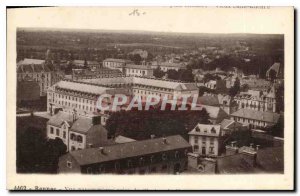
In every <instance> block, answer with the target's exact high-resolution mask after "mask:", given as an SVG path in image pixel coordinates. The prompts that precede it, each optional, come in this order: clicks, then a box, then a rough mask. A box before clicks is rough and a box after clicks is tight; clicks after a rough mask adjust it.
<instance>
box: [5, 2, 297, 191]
mask: <svg viewBox="0 0 300 196" xmlns="http://www.w3.org/2000/svg"><path fill="white" fill-rule="evenodd" d="M293 12H294V10H293V8H292V7H276V8H273V7H264V6H261V7H256V8H253V7H252V8H251V7H248V8H247V7H245V8H234V7H233V8H222V7H218V8H217V7H203V8H201V7H122V8H121V7H85V8H83V7H76V8H75V7H56V8H54V7H53V8H9V9H7V14H8V15H7V25H8V34H9V37H8V41H7V44H8V46H7V47H8V64H7V66H8V67H9V68H7V69H9V70H8V72H7V78H8V81H12V82H11V83H10V85H12V87H13V86H15V87H14V88H12V89H10V90H8V95H7V100H8V101H9V103H8V105H10V106H8V108H7V110H8V111H7V112H8V113H9V119H8V120H9V121H10V122H8V123H9V127H11V130H9V127H8V130H7V132H8V136H7V140H9V141H8V143H7V145H8V148H9V149H8V150H9V152H12V153H10V154H9V155H7V156H8V157H7V158H8V161H7V163H9V166H8V167H9V168H8V171H7V172H8V176H14V177H15V178H12V177H9V178H10V180H9V186H8V189H10V190H32V189H35V190H54V189H57V190H61V189H65V190H66V189H68V187H69V189H73V188H74V189H76V188H85V189H87V190H94V189H132V188H133V187H132V186H134V185H132V186H131V185H130V186H129V187H127V186H126V183H125V185H124V184H123V185H122V186H114V187H112V186H111V187H110V186H109V184H110V182H108V184H107V185H106V184H105V183H103V182H105V181H106V179H107V181H111V180H110V178H113V179H114V178H120V180H122V181H124V180H125V181H126V179H128V182H130V181H131V180H132V181H133V178H137V179H136V181H140V180H144V184H143V185H142V186H141V188H143V189H151V190H155V189H161V190H162V189H174V187H173V186H168V185H167V182H166V184H165V186H162V185H161V186H159V185H157V184H156V185H155V184H154V185H153V184H151V183H154V182H155V179H156V182H157V179H159V178H161V179H169V178H170V180H171V179H172V178H175V179H176V181H177V182H174V185H175V184H176V183H182V187H181V188H179V189H183V190H187V189H199V190H200V189H212V190H217V189H227V188H233V187H236V188H235V189H241V190H242V189H253V190H255V189H257V190H260V189H292V188H293V175H294V174H293V168H294V165H293V164H294V162H293V160H294V144H293V141H294V137H293V135H294V125H293V123H294V120H293V119H294V117H293V116H294V114H293V111H294V101H293V96H294V94H293V92H294V89H293V86H294V79H293V76H294V63H293V62H294V57H293V48H294V45H293V44H294V43H293V28H294V26H293V24H294V22H293V19H294V16H293ZM240 13H243V14H242V17H241V18H242V19H238V18H236V16H237V15H239V14H240ZM276 13H278V17H281V18H282V19H281V20H280V21H278V22H274V23H271V24H270V23H269V21H270V20H272V19H273V18H274V17H273V15H276ZM101 16H103V18H101ZM197 16H198V17H197ZM204 16H206V17H210V20H211V23H209V22H208V21H206V22H205V21H203V17H204ZM212 16H214V17H212ZM224 16H226V17H224ZM264 16H266V17H264ZM23 17H24V18H23ZM26 17H28V18H27V19H26ZM222 17H223V18H222ZM81 18H82V19H81ZM92 18H94V20H93V21H92V20H91V19H92ZM108 18H110V19H111V21H108V20H107V19H108ZM201 18H202V19H201ZM98 19H99V21H97V20H98ZM232 19H234V20H235V21H234V20H232ZM205 20H208V18H206V19H205ZM29 21H30V22H29ZM46 21H48V22H49V24H47V23H46ZM229 21H230V22H231V23H233V24H228V22H229ZM282 21H285V22H286V21H288V22H286V23H285V25H283V23H281V22H282ZM76 22H78V25H77V24H76ZM247 22H249V23H247ZM92 23H97V24H96V25H94V24H92ZM277 23H278V24H277ZM222 25H223V26H222ZM255 25H256V26H255ZM264 25H265V26H264ZM245 26H246V27H245ZM262 26H264V27H262ZM238 27H240V28H238ZM256 27H257V28H256ZM271 27H272V28H274V30H273V29H272V28H271ZM236 28H237V29H236ZM240 29H242V30H240ZM278 29H279V30H278ZM10 52H11V54H9V53H10ZM287 91H288V92H287ZM12 110H14V111H12ZM287 115H288V116H287ZM287 119H288V120H287ZM12 129H13V130H12ZM10 172H11V173H10ZM34 176H36V178H38V179H42V178H44V177H45V179H44V180H41V181H40V183H42V182H47V180H46V178H47V177H49V178H54V179H59V180H58V181H57V183H55V182H53V183H54V184H53V185H51V184H49V183H48V184H47V185H44V186H42V185H39V184H38V183H37V182H36V180H35V181H32V183H31V182H30V180H28V181H27V182H26V181H24V180H21V179H23V178H24V179H27V178H28V179H29V178H33V177H34ZM72 176H74V177H72ZM75 176H76V177H75ZM275 176H277V177H275ZM152 177H153V179H154V180H152V181H151V180H150V181H151V183H150V184H151V185H150V184H149V187H148V186H147V179H148V178H150V179H152ZM247 177H251V178H250V179H251V180H252V181H254V182H252V183H250V184H249V187H248V186H247V185H242V184H243V183H247V181H246V180H240V183H241V186H239V185H238V183H237V184H236V185H233V184H234V183H233V182H234V181H239V179H242V178H244V179H247ZM67 178H68V179H72V178H73V180H74V181H75V180H77V181H78V182H79V181H80V179H81V181H82V180H84V181H86V184H80V187H78V184H79V183H78V182H76V183H74V184H72V180H70V181H68V182H66V184H64V182H65V181H66V179H67ZM74 178H76V179H74ZM189 178H191V179H193V181H197V179H199V183H201V184H202V186H200V185H197V183H195V185H186V183H187V181H188V179H189ZM226 178H227V179H229V180H226ZM89 179H90V180H91V181H92V179H93V181H95V182H96V184H95V183H92V182H91V186H89V185H88V184H89V181H88V180H89ZM97 179H99V180H98V183H97ZM205 179H207V184H206V183H205V181H206V180H205ZM218 179H220V182H224V181H227V182H226V183H228V184H230V185H229V186H228V187H227V188H224V186H223V185H219V186H218V185H216V184H214V185H213V184H212V183H213V182H212V181H218ZM254 179H255V180H254ZM256 179H257V182H258V181H260V180H261V181H267V180H266V179H271V180H270V181H269V184H267V185H263V184H261V185H257V184H255V183H256V182H255V181H256ZM263 179H265V180H263ZM272 180H275V181H274V182H271V181H272ZM276 180H277V181H276ZM281 180H282V183H281ZM25 182H26V183H28V184H26V183H25ZM100 182H102V184H101V183H100ZM169 183H171V182H169ZM226 183H225V182H224V185H225V184H226ZM265 183H267V182H265ZM276 183H278V184H279V183H281V185H280V186H278V185H277V184H276ZM231 185H233V186H231ZM277 186H278V187H277ZM172 187H173V188H172ZM213 187H214V188H213ZM134 188H136V189H139V187H138V185H136V187H134ZM175 189H176V188H175ZM177 189H178V187H177Z"/></svg>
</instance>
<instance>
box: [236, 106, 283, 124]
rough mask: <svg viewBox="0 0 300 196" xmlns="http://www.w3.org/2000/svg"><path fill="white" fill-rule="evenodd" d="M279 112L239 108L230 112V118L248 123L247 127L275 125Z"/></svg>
mask: <svg viewBox="0 0 300 196" xmlns="http://www.w3.org/2000/svg"><path fill="white" fill-rule="evenodd" d="M279 117H280V114H278V113H274V112H263V111H257V110H251V109H240V110H238V111H236V112H234V113H232V114H231V119H232V120H234V121H237V122H239V123H242V124H244V125H248V126H249V128H262V127H268V126H273V125H275V124H276V123H277V122H278V120H279Z"/></svg>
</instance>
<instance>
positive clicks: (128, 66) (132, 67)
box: [126, 64, 152, 69]
mask: <svg viewBox="0 0 300 196" xmlns="http://www.w3.org/2000/svg"><path fill="white" fill-rule="evenodd" d="M126 68H129V69H152V68H151V67H150V66H147V65H135V64H128V65H126Z"/></svg>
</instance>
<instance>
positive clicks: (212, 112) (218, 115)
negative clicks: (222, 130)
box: [202, 105, 229, 122]
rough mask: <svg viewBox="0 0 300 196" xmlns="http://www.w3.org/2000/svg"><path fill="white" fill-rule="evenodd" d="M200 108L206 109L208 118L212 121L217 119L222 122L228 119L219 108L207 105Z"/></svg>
mask: <svg viewBox="0 0 300 196" xmlns="http://www.w3.org/2000/svg"><path fill="white" fill-rule="evenodd" d="M202 107H203V108H205V109H206V111H207V112H208V114H209V117H210V118H212V119H218V120H221V121H222V120H223V119H225V118H227V117H229V115H228V114H227V113H226V112H225V111H224V110H223V109H222V108H220V107H216V106H209V105H203V106H202ZM221 121H220V122H221Z"/></svg>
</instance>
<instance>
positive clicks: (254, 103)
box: [234, 87, 276, 112]
mask: <svg viewBox="0 0 300 196" xmlns="http://www.w3.org/2000/svg"><path fill="white" fill-rule="evenodd" d="M234 100H235V101H236V103H237V104H238V107H239V109H243V108H245V109H253V110H257V111H266V112H276V96H275V88H274V87H272V88H271V90H270V91H269V92H262V91H259V90H248V91H247V92H241V93H240V94H238V95H236V96H235V97H234Z"/></svg>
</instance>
